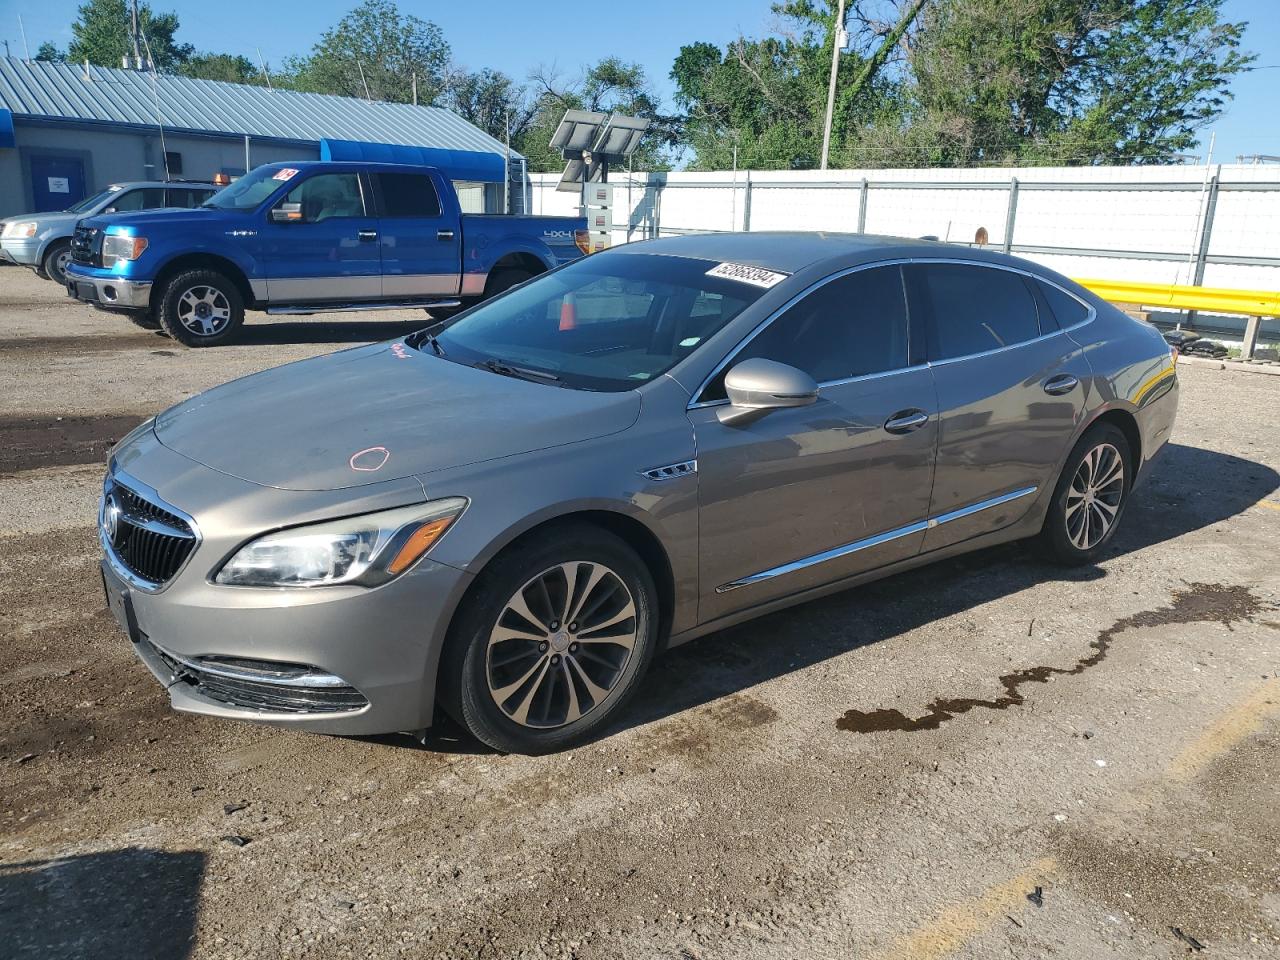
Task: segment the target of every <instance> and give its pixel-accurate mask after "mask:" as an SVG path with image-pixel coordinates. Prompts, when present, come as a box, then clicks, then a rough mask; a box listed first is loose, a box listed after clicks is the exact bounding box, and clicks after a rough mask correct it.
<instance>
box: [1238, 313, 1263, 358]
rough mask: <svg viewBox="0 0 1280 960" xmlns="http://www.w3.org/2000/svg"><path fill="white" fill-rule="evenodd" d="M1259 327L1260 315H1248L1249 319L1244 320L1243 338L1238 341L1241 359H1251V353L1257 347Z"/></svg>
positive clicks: (1260, 326) (1260, 323)
mask: <svg viewBox="0 0 1280 960" xmlns="http://www.w3.org/2000/svg"><path fill="white" fill-rule="evenodd" d="M1261 328H1262V318H1261V317H1249V319H1247V320H1246V321H1245V322H1244V338H1243V339H1242V341H1241V343H1240V357H1241V358H1242V359H1244V360H1252V359H1253V353H1254V351H1255V350H1257V349H1258V331H1259V330H1260V329H1261Z"/></svg>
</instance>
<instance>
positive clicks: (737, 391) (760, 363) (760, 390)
mask: <svg viewBox="0 0 1280 960" xmlns="http://www.w3.org/2000/svg"><path fill="white" fill-rule="evenodd" d="M724 390H725V393H726V394H728V396H729V406H727V407H720V408H718V409H717V410H716V416H717V417H719V419H720V422H721V423H724V424H730V425H745V424H748V423H751V422H752V421H753V420H758V419H759V418H760V417H763V416H764V415H765V414H766V413H768V412H769V411H770V410H780V409H782V408H783V407H807V406H809V405H810V404H812V403H817V401H818V385H817V383H815V382H814V379H813V377H811V376H809V375H808V374H807V373H805V372H804V371H803V370H797V369H796V368H795V367H792V366H788V365H787V364H785V363H778V361H776V360H765V359H763V358H762V357H756V358H754V359H752V360H743V361H742V362H741V363H740V364H738V365H737V366H735V367H733V368H732V369H731V370H730V371H729V373H728V375H727V376H725V378H724Z"/></svg>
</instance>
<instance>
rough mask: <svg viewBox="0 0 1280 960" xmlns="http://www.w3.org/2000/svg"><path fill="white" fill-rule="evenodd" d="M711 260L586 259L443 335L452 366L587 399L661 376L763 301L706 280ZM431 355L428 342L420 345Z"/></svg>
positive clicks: (757, 292)
mask: <svg viewBox="0 0 1280 960" xmlns="http://www.w3.org/2000/svg"><path fill="white" fill-rule="evenodd" d="M715 267H716V264H715V263H713V262H712V261H709V260H692V259H689V258H686V257H668V256H654V255H651V254H614V255H608V254H606V255H604V256H594V257H586V258H585V259H582V260H578V261H576V262H575V263H572V264H570V265H569V266H567V267H565V268H564V269H562V270H557V271H555V272H554V273H551V274H548V275H546V276H544V277H540V278H538V279H537V280H534V281H533V282H531V283H529V284H527V285H525V286H523V287H521V288H519V289H517V290H514V291H512V292H511V293H508V294H506V295H505V296H502V297H500V298H499V299H497V300H494V301H492V302H490V303H487V304H484V305H482V306H479V307H477V308H475V309H474V310H471V311H469V312H467V313H466V314H464V315H462V316H460V317H458V319H457V320H455V321H454V322H453V323H451V324H449V325H448V326H446V327H445V328H444V329H443V330H442V331H440V332H439V333H438V334H437V335H436V340H435V342H436V343H437V344H438V346H439V347H440V350H441V352H442V353H443V355H444V356H445V357H446V359H449V360H453V361H455V362H458V363H469V364H488V365H489V368H490V369H495V370H496V372H500V373H503V372H505V373H511V374H513V375H522V374H527V375H529V379H537V380H539V381H545V382H553V381H554V382H557V383H558V384H559V385H560V386H568V387H575V388H578V389H583V390H607V391H619V390H631V389H634V388H635V387H637V386H639V385H640V384H642V383H645V382H646V381H648V380H652V379H653V378H654V377H658V376H661V375H662V374H663V373H665V372H666V371H667V370H670V369H671V368H672V367H673V366H675V365H676V364H677V363H678V362H680V361H681V360H683V359H684V358H685V357H687V356H689V354H691V353H693V351H694V350H696V349H697V348H698V347H699V346H700V345H701V344H702V343H704V342H705V341H706V340H707V339H708V338H709V337H711V335H712V334H714V333H715V332H716V331H718V330H719V329H720V328H721V327H723V326H724V325H725V324H726V323H728V322H729V321H730V320H732V319H733V318H734V317H736V316H737V315H738V314H739V313H741V312H742V310H743V309H745V308H746V307H747V306H748V305H749V304H751V303H752V302H754V301H755V300H756V299H758V298H759V297H760V296H761V295H762V294H763V293H764V292H765V291H764V290H763V289H762V288H760V287H755V286H751V285H750V284H746V283H742V282H739V281H737V280H728V279H724V278H721V277H714V276H708V275H707V271H708V270H711V269H713V268H715ZM412 342H413V343H414V345H415V346H419V348H420V349H430V348H429V347H428V346H427V344H428V342H429V341H427V340H426V339H425V338H421V339H419V340H415V341H412Z"/></svg>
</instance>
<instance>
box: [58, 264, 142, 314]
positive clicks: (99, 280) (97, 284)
mask: <svg viewBox="0 0 1280 960" xmlns="http://www.w3.org/2000/svg"><path fill="white" fill-rule="evenodd" d="M67 296H69V297H74V298H75V299H77V300H80V301H82V302H83V303H92V304H93V305H94V306H98V307H107V308H109V309H118V310H145V309H147V308H148V307H150V306H151V281H150V280H126V279H124V278H122V277H93V276H86V275H85V274H82V273H77V272H75V271H74V270H73V269H72V268H70V267H68V268H67Z"/></svg>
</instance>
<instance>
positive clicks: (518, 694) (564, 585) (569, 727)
mask: <svg viewBox="0 0 1280 960" xmlns="http://www.w3.org/2000/svg"><path fill="white" fill-rule="evenodd" d="M481 577H482V578H483V579H482V581H481V582H479V583H477V585H476V589H475V590H474V592H473V593H472V595H471V596H470V597H469V598H468V602H467V603H466V604H465V606H464V608H463V609H462V610H461V611H460V612H459V615H458V618H457V619H456V620H455V629H453V630H452V631H451V634H450V639H449V643H448V647H447V649H446V652H445V659H444V664H443V669H442V671H441V687H440V698H441V701H442V703H443V704H444V706H445V708H446V710H447V711H448V712H449V713H450V714H451V715H452V716H453V717H454V719H455V720H457V721H458V722H460V723H461V724H462V725H463V726H465V727H466V728H467V729H468V730H469V731H471V733H472V734H473V735H474V736H475V737H476V738H477V739H479V740H481V741H483V742H484V743H487V744H488V745H489V746H491V747H494V748H496V749H498V750H502V751H504V752H508V753H545V752H548V751H552V750H559V749H563V748H565V747H568V746H571V745H573V744H576V743H579V742H581V741H582V740H584V739H586V738H587V737H588V736H590V735H591V734H592V733H593V732H595V731H596V730H598V729H599V728H600V727H601V726H602V725H603V724H605V723H606V722H607V721H608V720H609V719H610V718H611V717H613V716H615V715H616V714H617V713H618V711H619V710H621V709H622V708H623V706H624V705H625V703H626V702H627V701H628V700H629V699H630V698H631V696H632V695H633V694H634V692H635V689H636V686H637V685H638V683H639V681H640V678H641V677H642V676H643V675H644V672H645V670H646V669H647V668H648V665H649V662H650V660H651V659H652V658H653V653H654V650H655V648H656V646H657V637H656V634H657V629H658V616H657V612H658V611H657V599H656V592H655V590H654V586H653V578H652V577H651V576H650V574H649V571H648V570H647V568H646V567H645V566H644V564H643V562H642V561H641V560H640V558H639V557H638V556H636V554H635V552H634V551H633V550H631V548H630V547H628V546H627V545H626V543H624V542H623V541H622V540H620V539H618V538H617V537H615V536H613V535H612V534H610V533H607V532H605V531H603V530H598V529H596V528H594V527H574V528H570V529H564V530H560V531H557V534H556V536H555V537H554V538H548V540H547V541H546V542H541V543H531V544H527V545H524V546H522V547H518V548H516V549H514V550H512V551H511V552H509V553H507V554H504V555H502V556H500V557H499V558H498V559H497V560H495V561H494V562H493V563H492V564H491V565H490V567H489V568H488V569H486V570H485V572H484V573H482V574H481Z"/></svg>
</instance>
